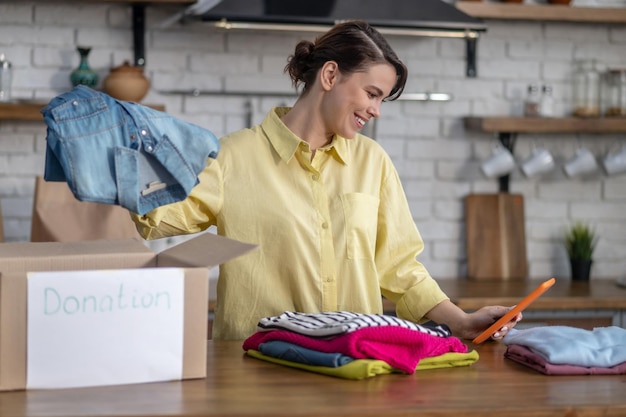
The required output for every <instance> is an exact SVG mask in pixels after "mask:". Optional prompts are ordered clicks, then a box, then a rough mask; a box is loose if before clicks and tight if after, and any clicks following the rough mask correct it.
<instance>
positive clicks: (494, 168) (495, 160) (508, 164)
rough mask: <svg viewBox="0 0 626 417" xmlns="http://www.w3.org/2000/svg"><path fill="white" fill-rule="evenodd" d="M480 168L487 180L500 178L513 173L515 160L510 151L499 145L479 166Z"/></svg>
mask: <svg viewBox="0 0 626 417" xmlns="http://www.w3.org/2000/svg"><path fill="white" fill-rule="evenodd" d="M480 168H481V170H482V171H483V174H485V175H486V176H487V177H489V178H493V177H501V176H503V175H507V174H510V173H511V172H513V170H514V169H515V159H514V158H513V154H512V153H511V151H509V150H508V149H507V148H505V147H504V146H503V145H500V144H499V145H497V146H495V147H494V148H493V150H492V152H491V156H490V157H489V158H488V159H487V160H485V161H484V162H483V163H482V164H481V166H480Z"/></svg>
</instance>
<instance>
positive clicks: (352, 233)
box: [341, 193, 380, 260]
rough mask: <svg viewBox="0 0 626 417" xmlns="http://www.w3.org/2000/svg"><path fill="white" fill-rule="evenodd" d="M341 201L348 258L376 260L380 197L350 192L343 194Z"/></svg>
mask: <svg viewBox="0 0 626 417" xmlns="http://www.w3.org/2000/svg"><path fill="white" fill-rule="evenodd" d="M341 202H342V205H343V211H344V215H345V218H346V244H347V253H348V259H370V260H374V253H375V249H376V229H377V225H378V205H379V202H380V200H379V198H378V197H375V196H373V195H370V194H362V193H350V194H344V195H342V196H341Z"/></svg>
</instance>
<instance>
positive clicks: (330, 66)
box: [319, 61, 339, 91]
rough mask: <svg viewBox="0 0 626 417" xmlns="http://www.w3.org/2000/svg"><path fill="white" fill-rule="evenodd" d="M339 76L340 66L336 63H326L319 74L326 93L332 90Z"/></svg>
mask: <svg viewBox="0 0 626 417" xmlns="http://www.w3.org/2000/svg"><path fill="white" fill-rule="evenodd" d="M338 76H339V66H338V65H337V63H336V62H335V61H326V63H325V64H324V65H323V66H322V68H321V69H320V72H319V77H320V85H321V86H322V89H323V90H324V91H330V90H332V88H333V86H334V85H335V84H336V83H337V77H338Z"/></svg>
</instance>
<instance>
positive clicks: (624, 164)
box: [602, 145, 626, 175]
mask: <svg viewBox="0 0 626 417" xmlns="http://www.w3.org/2000/svg"><path fill="white" fill-rule="evenodd" d="M602 162H603V165H604V169H605V170H606V173H607V174H609V175H616V174H620V173H622V172H624V171H626V145H622V146H621V147H620V148H619V149H617V150H611V151H609V152H608V153H607V154H606V155H605V156H604V159H603V160H602Z"/></svg>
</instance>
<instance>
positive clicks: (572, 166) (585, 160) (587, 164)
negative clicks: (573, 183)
mask: <svg viewBox="0 0 626 417" xmlns="http://www.w3.org/2000/svg"><path fill="white" fill-rule="evenodd" d="M597 168H598V163H597V161H596V157H595V156H594V155H593V153H592V152H591V151H590V150H589V149H587V148H578V149H577V150H576V154H575V155H574V157H573V158H572V159H570V160H569V161H567V162H566V163H565V164H564V165H563V171H565V174H567V176H568V177H570V178H571V177H575V176H577V175H583V174H589V173H592V172H594V171H595V170H596V169H597Z"/></svg>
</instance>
